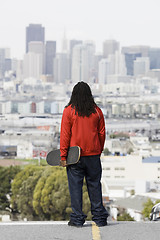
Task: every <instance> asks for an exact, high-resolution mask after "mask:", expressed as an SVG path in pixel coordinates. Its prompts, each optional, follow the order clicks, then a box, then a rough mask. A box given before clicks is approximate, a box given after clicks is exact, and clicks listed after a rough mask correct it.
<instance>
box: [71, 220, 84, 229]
mask: <svg viewBox="0 0 160 240" xmlns="http://www.w3.org/2000/svg"><path fill="white" fill-rule="evenodd" d="M68 226H72V227H78V228H81V227H83V224H76V223H74V222H72V221H69V222H68Z"/></svg>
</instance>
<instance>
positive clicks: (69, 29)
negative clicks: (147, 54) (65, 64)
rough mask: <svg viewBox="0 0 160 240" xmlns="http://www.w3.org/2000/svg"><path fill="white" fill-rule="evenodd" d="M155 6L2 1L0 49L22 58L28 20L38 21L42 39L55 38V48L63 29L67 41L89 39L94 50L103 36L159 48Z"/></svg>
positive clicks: (153, 3) (152, 3) (142, 3)
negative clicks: (42, 32) (43, 35)
mask: <svg viewBox="0 0 160 240" xmlns="http://www.w3.org/2000/svg"><path fill="white" fill-rule="evenodd" d="M158 6H160V2H159V1H158V0H154V1H151V0H148V1H144V0H141V1H138V0H135V1H127V0H121V1H117V0H113V1H109V0H108V1H104V0H102V1H94V2H93V1H91V0H88V1H87V2H85V1H84V0H82V1H80V2H75V1H73V0H68V1H64V0H59V1H54V2H53V3H51V2H50V1H49V0H46V1H45V2H44V1H43V2H38V1H37V0H35V1H32V2H31V1H30V0H29V1H27V2H22V1H20V0H15V1H13V2H10V1H9V0H6V1H5V2H4V3H3V5H2V6H1V15H0V32H1V37H0V48H3V47H8V48H10V49H11V57H17V58H23V55H24V53H25V29H26V27H27V26H28V25H29V24H30V23H33V24H42V25H43V27H44V28H45V30H46V40H53V41H57V50H58V51H60V50H61V42H62V38H63V35H64V31H65V32H66V37H67V38H68V39H69V40H70V39H77V40H83V41H84V40H93V41H94V42H95V44H96V50H97V51H98V52H102V45H103V42H104V41H105V40H106V39H115V40H117V41H119V42H120V44H121V46H129V45H148V46H151V47H160V34H159V32H158V27H159V25H158V23H159V20H160V16H159V12H158V9H159V7H158Z"/></svg>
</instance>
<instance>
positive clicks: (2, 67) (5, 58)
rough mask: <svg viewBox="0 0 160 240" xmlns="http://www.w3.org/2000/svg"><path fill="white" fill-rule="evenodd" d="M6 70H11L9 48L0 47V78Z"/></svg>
mask: <svg viewBox="0 0 160 240" xmlns="http://www.w3.org/2000/svg"><path fill="white" fill-rule="evenodd" d="M8 70H11V59H10V49H9V48H0V78H2V77H4V74H5V71H8Z"/></svg>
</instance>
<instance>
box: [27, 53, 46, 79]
mask: <svg viewBox="0 0 160 240" xmlns="http://www.w3.org/2000/svg"><path fill="white" fill-rule="evenodd" d="M42 74H43V58H42V55H41V54H37V53H33V52H28V53H26V54H25V55H24V61H23V75H24V79H25V78H29V77H33V78H35V79H39V78H40V76H41V75H42Z"/></svg>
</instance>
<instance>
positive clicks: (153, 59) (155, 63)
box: [149, 48, 160, 69]
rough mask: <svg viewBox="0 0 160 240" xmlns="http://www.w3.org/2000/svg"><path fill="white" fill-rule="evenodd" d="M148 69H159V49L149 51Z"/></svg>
mask: <svg viewBox="0 0 160 240" xmlns="http://www.w3.org/2000/svg"><path fill="white" fill-rule="evenodd" d="M149 59H150V69H160V48H151V49H150V50H149Z"/></svg>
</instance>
